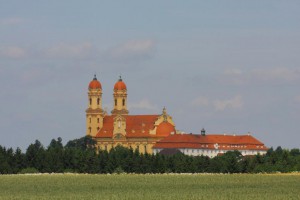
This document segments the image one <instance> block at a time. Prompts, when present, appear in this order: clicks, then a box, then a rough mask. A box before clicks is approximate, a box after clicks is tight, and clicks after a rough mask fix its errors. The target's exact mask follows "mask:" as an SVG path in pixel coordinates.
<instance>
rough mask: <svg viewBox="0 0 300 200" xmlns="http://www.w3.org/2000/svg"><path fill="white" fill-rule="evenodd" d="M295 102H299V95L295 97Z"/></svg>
mask: <svg viewBox="0 0 300 200" xmlns="http://www.w3.org/2000/svg"><path fill="white" fill-rule="evenodd" d="M295 102H296V103H299V104H300V95H298V96H296V97H295Z"/></svg>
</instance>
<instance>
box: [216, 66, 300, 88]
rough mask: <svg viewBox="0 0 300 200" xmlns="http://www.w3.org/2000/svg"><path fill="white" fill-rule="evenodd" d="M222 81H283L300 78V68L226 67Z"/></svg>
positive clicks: (235, 82) (234, 82)
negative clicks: (243, 69) (246, 69)
mask: <svg viewBox="0 0 300 200" xmlns="http://www.w3.org/2000/svg"><path fill="white" fill-rule="evenodd" d="M221 80H222V81H225V82H229V83H233V84H237V85H240V84H246V83H254V82H255V83H261V82H262V83H266V82H267V83H271V84H272V83H276V84H277V83H283V82H293V81H297V80H300V70H299V69H289V68H273V69H253V70H250V71H242V70H240V69H226V70H225V71H224V73H223V77H222V79H221Z"/></svg>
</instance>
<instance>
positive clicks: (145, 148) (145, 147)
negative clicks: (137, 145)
mask: <svg viewBox="0 0 300 200" xmlns="http://www.w3.org/2000/svg"><path fill="white" fill-rule="evenodd" d="M144 150H145V153H147V145H145V146H144Z"/></svg>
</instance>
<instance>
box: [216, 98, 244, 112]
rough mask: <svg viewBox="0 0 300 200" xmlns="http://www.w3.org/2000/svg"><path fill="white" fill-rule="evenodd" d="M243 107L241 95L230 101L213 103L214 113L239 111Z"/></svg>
mask: <svg viewBox="0 0 300 200" xmlns="http://www.w3.org/2000/svg"><path fill="white" fill-rule="evenodd" d="M243 105H244V103H243V100H242V96H241V95H237V96H235V97H233V98H231V99H225V100H215V101H213V106H214V108H215V110H216V111H223V110H225V109H227V108H233V109H240V108H242V107H243Z"/></svg>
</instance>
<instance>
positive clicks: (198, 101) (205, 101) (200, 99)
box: [192, 97, 210, 107]
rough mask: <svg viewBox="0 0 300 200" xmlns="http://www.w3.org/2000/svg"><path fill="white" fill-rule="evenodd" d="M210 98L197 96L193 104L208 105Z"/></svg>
mask: <svg viewBox="0 0 300 200" xmlns="http://www.w3.org/2000/svg"><path fill="white" fill-rule="evenodd" d="M209 103H210V102H209V100H208V98H206V97H197V98H196V99H194V100H193V101H192V105H194V106H205V107H206V106H208V105H209Z"/></svg>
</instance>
